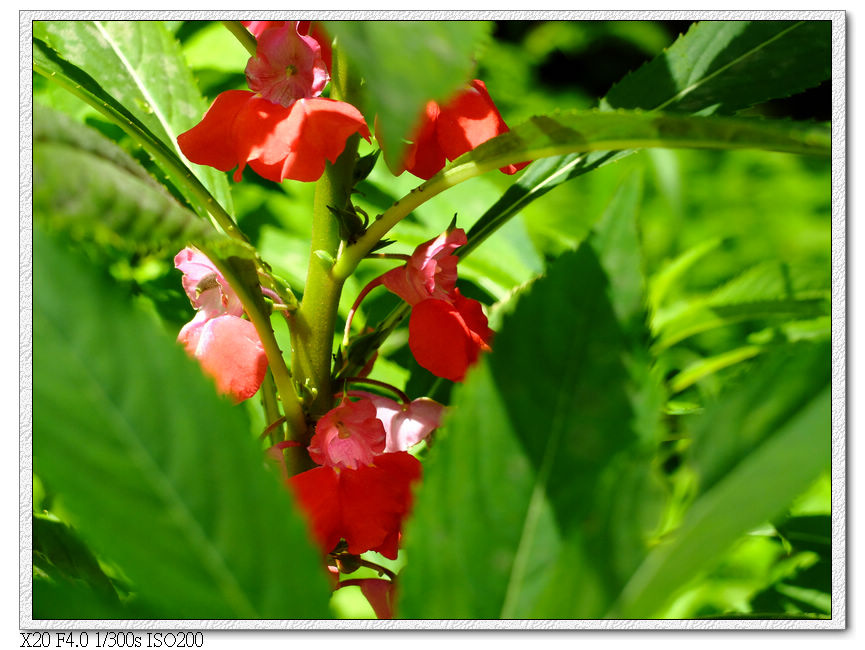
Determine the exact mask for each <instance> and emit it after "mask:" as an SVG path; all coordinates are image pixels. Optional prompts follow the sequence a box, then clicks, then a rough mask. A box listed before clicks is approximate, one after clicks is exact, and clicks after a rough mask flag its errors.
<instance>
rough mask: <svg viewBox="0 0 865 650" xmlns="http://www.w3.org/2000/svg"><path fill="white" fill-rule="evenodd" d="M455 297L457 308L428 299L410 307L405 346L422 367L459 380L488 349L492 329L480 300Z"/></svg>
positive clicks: (453, 379) (447, 377)
mask: <svg viewBox="0 0 865 650" xmlns="http://www.w3.org/2000/svg"><path fill="white" fill-rule="evenodd" d="M456 296H458V297H459V298H458V300H459V307H458V306H457V305H456V304H451V303H450V302H448V301H445V300H436V299H435V298H430V299H429V300H424V301H422V302H419V303H418V304H416V305H415V306H414V307H413V308H412V312H411V317H410V319H409V325H408V332H409V334H408V345H409V348H410V349H411V351H412V354H413V355H414V358H415V359H416V360H417V362H418V363H419V364H420V365H421V366H422V367H424V368H426V369H427V370H429V371H430V372H431V373H433V374H434V375H436V376H437V377H443V378H445V379H450V380H451V381H462V380H463V379H464V378H465V374H466V371H467V370H468V368H469V367H470V366H471V365H472V364H474V363H475V362H476V361H477V359H478V356H479V355H480V353H481V351H482V350H489V344H488V341H489V340H490V339H491V337H492V330H490V329H489V327H487V325H486V317H485V316H484V315H483V310H482V308H481V305H480V303H478V302H477V301H474V300H470V299H468V298H463V297H462V296H460V295H459V293H456ZM467 320H468V321H469V322H468V323H467V322H466V321H467ZM469 323H471V326H470V325H469ZM472 327H474V328H477V331H476V330H475V329H472Z"/></svg>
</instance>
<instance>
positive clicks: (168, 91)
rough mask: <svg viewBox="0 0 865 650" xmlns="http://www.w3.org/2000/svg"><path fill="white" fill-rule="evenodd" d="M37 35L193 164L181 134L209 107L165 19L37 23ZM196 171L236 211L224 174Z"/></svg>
mask: <svg viewBox="0 0 865 650" xmlns="http://www.w3.org/2000/svg"><path fill="white" fill-rule="evenodd" d="M33 33H34V35H35V36H36V37H37V38H40V39H42V40H44V41H45V42H46V43H47V44H48V45H49V46H51V47H52V48H53V49H54V50H56V51H57V52H58V53H59V54H60V55H61V56H62V57H63V58H65V59H66V60H67V61H68V62H69V63H71V64H73V65H75V66H77V67H79V68H81V69H82V70H83V71H85V72H86V73H87V74H88V75H90V76H91V77H92V78H93V79H94V80H95V81H96V82H97V83H98V84H99V85H100V86H101V87H102V89H103V90H105V92H107V93H108V94H110V95H111V96H112V97H114V98H115V99H116V100H117V101H118V102H119V103H121V104H122V105H123V106H125V107H126V108H127V109H128V110H129V112H130V113H132V115H134V116H135V117H136V118H138V120H140V121H141V123H142V124H143V125H144V126H145V127H146V128H147V129H148V130H149V131H150V132H151V133H153V134H154V135H155V136H156V137H157V138H158V139H159V140H160V141H161V142H162V143H163V144H164V145H165V146H166V147H168V148H169V149H170V150H171V151H173V152H174V154H175V155H176V156H178V157H179V158H180V159H181V160H183V161H184V162H186V163H187V164H188V161H187V160H186V157H185V156H184V155H183V152H182V151H181V150H180V147H179V146H178V145H177V136H178V135H180V134H181V133H183V132H184V131H187V130H189V129H191V128H192V127H193V126H195V125H196V124H197V123H198V122H199V121H201V117H202V116H203V115H204V113H205V111H206V110H207V104H206V103H205V101H204V99H203V98H202V96H201V93H200V92H199V90H198V87H197V86H196V83H195V79H194V77H193V76H192V72H191V71H190V70H189V67H188V66H187V65H186V61H185V59H184V57H183V53H182V52H181V50H180V46H179V44H178V43H177V40H176V39H175V38H174V35H173V34H172V33H171V32H170V31H169V30H168V29H167V28H166V27H165V25H164V24H163V23H162V22H160V21H143V20H69V21H36V22H35V23H34V26H33ZM193 171H194V173H195V175H196V176H197V177H198V178H199V180H201V182H202V183H203V184H204V186H205V187H206V188H207V189H208V190H209V191H210V193H211V194H213V196H214V197H215V198H216V200H217V201H219V203H220V204H221V205H222V206H223V207H224V208H225V209H226V211H228V212H231V211H232V209H233V208H232V203H231V192H230V190H229V187H228V180H227V179H226V178H225V174H223V173H221V172H219V171H218V170H215V169H212V168H210V167H205V166H199V165H195V166H194V169H193Z"/></svg>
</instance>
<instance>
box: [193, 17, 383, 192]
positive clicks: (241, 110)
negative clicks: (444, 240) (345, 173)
mask: <svg viewBox="0 0 865 650" xmlns="http://www.w3.org/2000/svg"><path fill="white" fill-rule="evenodd" d="M275 22H277V23H280V24H277V25H269V26H264V27H263V28H262V29H261V31H260V32H259V35H258V50H257V54H256V56H254V57H252V58H251V59H250V60H249V63H248V64H247V67H246V72H247V81H248V83H249V86H250V88H252V89H253V91H258V92H257V93H256V92H251V91H246V90H229V91H226V92H223V93H220V94H219V95H218V96H217V97H216V99H215V100H214V102H213V104H212V105H211V106H210V108H209V109H208V111H207V113H205V115H204V117H203V118H202V120H201V122H199V123H198V124H197V125H195V126H194V127H192V128H191V129H189V130H188V131H186V132H185V133H181V134H180V135H179V136H178V138H177V143H178V145H179V146H180V149H181V151H183V153H184V155H185V156H186V157H187V158H188V159H189V160H190V161H192V162H194V163H197V164H200V165H209V166H211V167H214V168H216V169H219V170H220V171H229V170H230V169H232V168H234V167H236V168H237V169H236V171H235V172H234V180H235V181H240V179H241V177H242V175H243V170H244V168H245V167H246V165H247V164H248V165H249V166H250V167H252V169H253V170H254V171H255V172H256V173H258V174H259V175H260V176H262V177H264V178H267V179H268V180H272V181H274V182H276V183H280V182H282V181H283V180H285V179H287V178H288V179H292V180H297V181H307V182H308V181H315V180H318V178H320V177H321V175H322V174H323V173H324V169H325V161H327V160H329V161H330V162H335V161H336V159H337V158H338V157H339V155H340V154H341V153H342V152H343V149H345V143H346V141H347V139H348V138H349V136H351V135H352V134H354V133H359V134H360V135H362V136H363V137H364V138H366V139H367V140H369V138H370V134H369V129H368V128H367V126H366V122H365V121H364V119H363V115H361V113H360V111H358V110H357V109H356V108H355V107H354V106H352V105H351V104H347V103H345V102H338V101H336V100H332V99H324V98H320V97H318V95H320V94H321V91H322V90H323V89H324V87H325V85H326V84H327V82H328V80H329V78H330V76H329V74H328V71H327V64H326V62H325V60H324V57H323V55H322V52H321V46H320V44H319V42H318V41H317V40H316V39H315V38H313V37H310V36H305V35H303V34H301V33H299V32H298V28H299V27H298V25H296V24H295V23H293V22H288V21H286V22H283V21H275ZM258 28H259V26H258V25H256V30H255V31H258Z"/></svg>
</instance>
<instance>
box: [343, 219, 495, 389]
mask: <svg viewBox="0 0 865 650" xmlns="http://www.w3.org/2000/svg"><path fill="white" fill-rule="evenodd" d="M465 244H466V234H465V231H464V230H462V229H461V228H455V229H454V230H450V231H448V232H445V233H442V234H441V235H439V236H438V237H436V238H434V239H431V240H430V241H428V242H425V243H423V244H421V245H420V246H418V247H417V249H415V251H414V253H412V255H411V257H410V258H409V260H408V262H407V263H406V264H405V266H402V267H398V268H395V269H392V270H390V271H388V272H387V273H385V274H383V275H381V276H379V277H378V278H376V279H375V280H373V281H372V282H370V283H369V284H368V285H367V286H366V287H364V288H363V290H362V291H361V292H360V295H359V296H358V297H357V300H356V301H355V303H354V305H353V306H352V308H351V311H350V312H349V324H350V321H351V318H352V317H353V316H354V312H355V311H356V310H357V307H358V305H359V304H360V301H361V300H362V299H363V298H364V296H366V294H367V293H369V292H370V291H371V290H372V289H373V288H375V287H377V286H378V285H380V284H383V285H384V286H385V287H387V288H388V289H389V290H390V291H392V292H393V293H395V294H396V295H398V296H399V297H400V298H402V299H403V300H405V301H406V302H407V303H408V304H410V305H411V306H412V311H411V317H410V319H409V324H408V345H409V349H410V350H411V351H412V354H413V355H414V358H415V360H416V361H417V362H418V363H419V364H420V365H421V366H422V367H423V368H426V369H427V370H429V371H430V372H431V373H433V374H434V375H436V376H437V377H443V378H445V379H450V380H451V381H462V380H463V379H464V378H465V375H466V372H467V371H468V369H469V368H470V367H471V366H472V365H473V364H474V363H475V362H476V361H477V360H478V357H479V356H480V353H481V352H485V351H489V349H490V343H491V342H492V338H493V334H494V332H493V331H492V330H491V329H490V328H489V326H488V324H487V317H486V316H484V312H483V308H482V307H481V304H480V303H479V302H478V301H477V300H472V299H471V298H466V297H465V296H463V295H462V294H461V293H460V291H459V289H457V288H456V281H457V262H458V261H459V258H458V257H457V256H456V255H454V254H453V253H454V251H456V250H457V249H458V248H459V247H460V246H464V245H465ZM346 331H348V325H346Z"/></svg>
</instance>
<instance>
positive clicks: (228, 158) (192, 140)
mask: <svg viewBox="0 0 865 650" xmlns="http://www.w3.org/2000/svg"><path fill="white" fill-rule="evenodd" d="M252 98H253V93H251V92H249V91H248V90H228V91H226V92H224V93H220V94H219V95H218V96H217V97H216V99H215V100H214V101H213V104H211V106H210V108H209V109H208V110H207V112H206V113H205V114H204V117H203V118H202V119H201V122H199V123H198V124H196V125H195V126H194V127H192V128H191V129H189V131H186V132H185V133H181V134H180V135H179V136H177V144H178V145H180V150H181V151H182V152H183V155H185V156H186V157H187V158H188V159H189V160H190V161H192V162H194V163H197V164H199V165H210V166H211V167H215V168H216V169H218V170H220V171H223V172H227V171H228V170H229V169H231V168H232V167H234V166H235V165H243V164H244V163H245V161H246V159H245V158H243V157H241V156H240V155H239V154H238V151H237V148H236V147H235V142H234V137H233V133H232V131H233V127H234V123H235V120H236V119H237V117H238V115H239V114H240V112H241V111H242V110H243V109H244V107H246V105H247V103H248V102H249V101H250V100H251V99H252Z"/></svg>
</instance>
